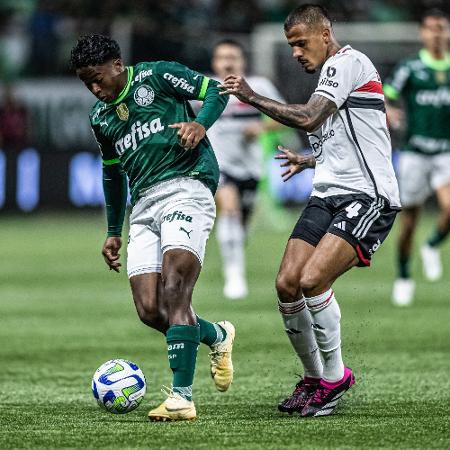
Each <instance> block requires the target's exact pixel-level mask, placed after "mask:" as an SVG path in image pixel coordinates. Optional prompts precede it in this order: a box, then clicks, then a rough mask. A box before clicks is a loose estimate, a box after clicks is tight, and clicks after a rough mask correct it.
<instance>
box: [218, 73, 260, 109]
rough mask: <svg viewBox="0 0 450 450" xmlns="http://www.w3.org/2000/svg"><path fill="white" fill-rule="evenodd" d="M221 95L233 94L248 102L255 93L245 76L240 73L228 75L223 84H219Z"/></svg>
mask: <svg viewBox="0 0 450 450" xmlns="http://www.w3.org/2000/svg"><path fill="white" fill-rule="evenodd" d="M219 88H221V89H223V90H222V91H220V95H227V94H233V95H234V96H236V97H237V98H238V99H239V100H240V101H241V102H244V103H248V102H249V99H250V98H251V97H253V96H254V95H255V93H254V92H253V90H252V88H251V87H250V86H249V85H248V83H247V81H246V80H245V78H244V77H241V76H238V75H228V76H227V77H226V78H225V80H223V82H222V84H219Z"/></svg>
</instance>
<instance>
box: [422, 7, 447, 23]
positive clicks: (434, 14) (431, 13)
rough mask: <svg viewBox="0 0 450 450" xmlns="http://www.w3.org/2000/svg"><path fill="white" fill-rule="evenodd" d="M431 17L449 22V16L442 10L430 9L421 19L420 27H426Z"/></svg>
mask: <svg viewBox="0 0 450 450" xmlns="http://www.w3.org/2000/svg"><path fill="white" fill-rule="evenodd" d="M429 17H437V18H439V19H445V20H447V21H448V20H449V17H448V15H447V14H446V13H445V12H444V11H442V10H441V9H438V8H432V9H428V10H427V11H425V12H424V13H423V14H422V17H421V18H420V25H422V26H423V25H424V23H425V20H426V19H428V18H429Z"/></svg>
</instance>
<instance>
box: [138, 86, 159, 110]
mask: <svg viewBox="0 0 450 450" xmlns="http://www.w3.org/2000/svg"><path fill="white" fill-rule="evenodd" d="M154 99H155V91H154V90H153V89H152V88H151V87H150V86H148V85H146V84H141V85H140V86H139V87H138V88H137V89H136V90H135V91H134V101H135V102H136V103H137V104H138V105H139V106H149V105H151V104H152V103H153V100H154Z"/></svg>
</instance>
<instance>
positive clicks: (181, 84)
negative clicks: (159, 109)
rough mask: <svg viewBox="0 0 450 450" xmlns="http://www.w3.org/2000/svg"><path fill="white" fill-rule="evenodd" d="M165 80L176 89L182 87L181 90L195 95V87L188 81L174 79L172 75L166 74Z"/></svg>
mask: <svg viewBox="0 0 450 450" xmlns="http://www.w3.org/2000/svg"><path fill="white" fill-rule="evenodd" d="M163 78H164V79H165V80H168V81H170V82H171V83H172V84H173V85H174V87H178V86H179V87H180V88H181V89H184V90H185V91H187V92H189V94H193V93H194V86H192V85H191V84H189V83H188V82H187V80H185V79H184V78H177V77H174V76H173V75H172V74H171V73H168V72H166V73H165V74H164V75H163Z"/></svg>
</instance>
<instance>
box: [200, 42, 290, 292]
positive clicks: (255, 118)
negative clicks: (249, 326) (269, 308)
mask: <svg viewBox="0 0 450 450" xmlns="http://www.w3.org/2000/svg"><path fill="white" fill-rule="evenodd" d="M211 65H212V69H213V72H214V75H215V77H216V79H217V80H219V81H223V80H224V79H225V77H226V76H228V75H230V74H231V73H234V74H239V75H244V74H245V71H246V65H247V61H246V56H245V51H244V48H243V46H242V45H241V44H240V43H239V42H237V41H234V40H232V39H224V40H222V41H220V42H218V43H217V44H216V45H215V46H214V49H213V57H212V62H211ZM247 80H248V82H249V84H250V85H251V86H252V87H253V88H254V89H255V90H257V91H258V92H261V93H263V95H266V96H268V97H271V98H274V99H276V100H279V101H282V97H281V95H280V94H279V92H278V91H277V89H276V88H275V86H274V85H273V84H272V82H271V81H270V80H268V79H267V78H264V77H259V76H249V77H248V78H247ZM283 128H285V127H284V126H282V125H280V124H279V123H277V122H275V121H274V120H272V119H269V118H268V117H265V116H264V115H263V114H262V113H261V112H260V111H258V110H257V109H256V108H254V107H253V106H250V105H248V104H246V103H242V102H241V101H240V100H238V99H237V98H236V97H234V96H232V97H230V101H229V102H228V105H227V107H226V108H225V111H224V112H223V113H222V116H221V117H220V118H219V120H218V121H217V122H216V123H215V124H214V125H213V126H212V127H211V128H210V129H209V130H208V133H207V134H208V137H209V139H210V141H211V143H212V146H213V149H214V151H215V153H216V157H217V160H218V162H219V168H220V181H219V188H218V190H217V193H216V203H217V207H218V219H217V239H218V241H219V245H220V251H221V255H222V261H223V273H224V279H225V284H224V289H223V293H224V295H225V297H227V298H229V299H241V298H244V297H246V296H247V293H248V288H247V280H246V273H245V272H246V270H245V250H244V248H245V240H246V234H247V229H248V224H249V219H250V216H251V214H252V211H253V208H254V206H255V201H256V194H257V189H258V183H259V180H260V178H261V176H262V174H263V149H262V147H261V144H260V143H259V136H260V135H261V134H262V133H264V132H267V131H276V130H279V129H283Z"/></svg>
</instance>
